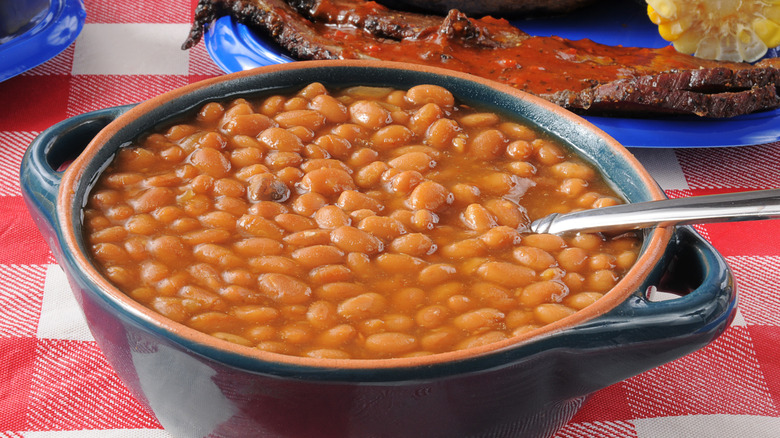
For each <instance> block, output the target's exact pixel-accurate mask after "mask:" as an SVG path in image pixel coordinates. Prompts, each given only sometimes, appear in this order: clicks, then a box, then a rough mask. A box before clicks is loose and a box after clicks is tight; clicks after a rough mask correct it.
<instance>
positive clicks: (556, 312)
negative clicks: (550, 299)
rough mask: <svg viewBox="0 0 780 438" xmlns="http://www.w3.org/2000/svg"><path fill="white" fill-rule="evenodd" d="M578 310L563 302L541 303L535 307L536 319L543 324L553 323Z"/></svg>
mask: <svg viewBox="0 0 780 438" xmlns="http://www.w3.org/2000/svg"><path fill="white" fill-rule="evenodd" d="M575 312H576V310H574V309H571V308H569V307H566V306H564V305H563V304H557V303H547V304H540V305H538V306H537V307H536V308H535V309H534V316H535V317H536V320H537V321H539V322H540V323H542V324H552V323H554V322H555V321H558V320H560V319H563V318H565V317H567V316H570V315H573V314H574V313H575Z"/></svg>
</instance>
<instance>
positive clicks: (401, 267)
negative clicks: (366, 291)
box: [376, 253, 426, 274]
mask: <svg viewBox="0 0 780 438" xmlns="http://www.w3.org/2000/svg"><path fill="white" fill-rule="evenodd" d="M376 263H377V265H378V266H379V268H380V269H382V270H383V271H384V272H387V273H391V274H409V273H415V272H419V271H420V270H422V268H424V267H425V265H426V262H425V261H423V260H422V259H420V258H417V257H413V256H410V255H408V254H387V253H385V254H381V255H379V256H377V258H376Z"/></svg>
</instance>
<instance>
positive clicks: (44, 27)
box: [0, 0, 87, 81]
mask: <svg viewBox="0 0 780 438" xmlns="http://www.w3.org/2000/svg"><path fill="white" fill-rule="evenodd" d="M14 1H16V0H14ZM86 17H87V13H86V10H85V9H84V3H83V2H82V1H81V0H51V1H50V3H49V8H48V9H46V10H44V11H42V12H41V13H40V14H38V15H37V16H36V17H35V18H34V19H33V20H32V21H33V22H31V23H30V24H32V27H29V29H27V30H26V31H24V32H23V33H20V34H18V35H14V36H12V37H10V38H7V39H8V40H7V41H4V42H3V43H2V44H0V81H4V80H6V79H8V78H11V77H14V76H16V75H18V74H20V73H23V72H25V71H27V70H29V69H31V68H33V67H36V66H38V65H40V64H43V63H44V62H46V61H48V60H49V59H51V58H53V57H55V56H57V55H58V54H59V53H60V52H62V51H63V50H65V48H66V47H68V46H69V45H70V44H71V43H72V42H73V41H74V40H75V39H76V37H77V36H78V34H79V32H81V29H82V27H84V20H85V19H86Z"/></svg>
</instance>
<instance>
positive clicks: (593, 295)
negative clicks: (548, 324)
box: [564, 292, 604, 310]
mask: <svg viewBox="0 0 780 438" xmlns="http://www.w3.org/2000/svg"><path fill="white" fill-rule="evenodd" d="M603 296H604V294H601V293H598V292H580V293H577V294H574V295H569V296H568V297H566V299H565V300H564V304H566V306H568V307H571V308H572V309H577V310H581V309H584V308H586V307H588V306H590V305H591V304H593V303H595V302H596V301H598V300H599V298H601V297H603Z"/></svg>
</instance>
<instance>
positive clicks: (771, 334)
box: [0, 0, 780, 438]
mask: <svg viewBox="0 0 780 438" xmlns="http://www.w3.org/2000/svg"><path fill="white" fill-rule="evenodd" d="M85 3H86V7H87V22H86V24H85V26H84V29H83V32H82V33H81V34H80V36H79V38H78V39H77V40H76V42H75V43H74V44H73V45H72V46H71V47H69V48H68V49H66V50H65V51H64V52H63V53H61V54H60V55H58V56H57V57H55V58H54V59H52V60H50V61H48V62H46V63H45V64H43V65H41V66H39V67H36V68H35V69H33V70H31V71H28V72H26V73H24V74H22V75H20V76H17V77H15V78H12V79H9V80H7V81H5V82H2V83H0V101H1V102H2V105H0V438H10V437H14V438H16V437H24V438H71V437H74V438H75V437H79V438H82V437H86V438H92V437H94V438H98V437H100V438H104V437H107V438H129V437H132V438H145V437H148V438H164V437H169V436H170V435H169V434H167V433H166V432H165V431H164V430H162V428H161V426H160V424H159V422H158V421H157V419H156V418H155V417H154V415H153V414H152V413H151V412H149V411H148V410H146V409H145V408H144V407H143V406H142V405H141V404H140V403H138V402H137V401H136V400H135V399H134V398H133V396H132V395H131V394H130V393H129V392H128V390H127V389H126V388H125V386H124V385H123V384H122V382H120V381H119V379H118V378H117V376H116V374H115V373H114V372H113V370H112V369H111V368H110V367H109V366H108V364H107V363H106V361H105V358H104V357H103V355H102V353H101V352H100V350H99V349H98V348H97V346H96V344H95V342H94V340H93V339H92V337H91V335H90V333H89V331H88V330H87V328H86V324H85V322H84V319H83V316H82V315H81V312H80V310H79V308H78V306H77V304H76V302H75V300H74V299H73V297H72V295H71V293H70V291H69V289H68V286H67V283H66V280H65V277H64V274H63V273H62V271H61V270H60V268H59V267H58V266H57V265H56V264H55V261H54V259H53V257H52V255H51V252H50V250H49V248H48V247H47V245H46V243H45V242H44V241H43V239H42V238H41V236H40V234H39V232H38V231H37V229H36V228H35V226H34V224H33V222H32V219H31V218H30V216H29V214H28V212H27V210H26V208H25V205H24V202H23V201H22V198H21V193H20V189H19V176H18V169H19V163H20V161H21V157H22V154H23V153H24V150H25V148H26V147H27V145H28V144H29V143H30V142H31V141H32V139H33V138H35V136H36V135H37V134H38V133H40V132H41V131H42V130H44V129H46V128H47V127H49V126H51V125H53V124H54V123H56V122H59V121H60V120H63V119H65V118H67V117H71V116H74V115H77V114H81V113H83V112H87V111H92V110H96V109H101V108H105V107H109V106H116V105H122V104H127V103H134V102H139V101H142V100H144V99H147V98H149V97H152V96H155V95H158V94H160V93H163V92H165V91H168V90H171V89H174V88H177V87H180V86H182V85H185V84H188V83H191V82H195V81H198V80H201V79H204V78H207V77H211V76H215V75H219V74H221V72H220V70H219V69H218V68H217V67H216V66H215V65H214V63H213V62H212V61H211V60H210V58H209V57H208V55H207V53H206V50H205V48H204V47H203V45H202V44H200V45H198V46H197V47H195V48H194V49H193V50H190V51H188V52H184V51H181V50H180V49H179V46H180V44H181V43H182V42H183V41H184V39H185V37H186V35H187V31H188V28H189V23H190V20H191V17H192V14H193V10H194V1H192V0H191V1H179V2H165V3H160V2H157V1H152V0H140V1H138V0H136V1H130V0H116V1H112V2H102V1H98V0H87V1H86V2H85ZM633 152H635V154H636V155H637V157H638V158H639V159H640V160H641V161H642V162H643V163H644V164H645V166H646V167H647V168H648V169H649V170H650V172H651V173H652V174H653V176H654V177H656V179H657V180H658V182H659V184H661V186H662V187H663V188H664V190H666V192H667V194H668V195H669V196H670V197H681V196H692V195H703V194H710V193H720V192H729V191H737V190H750V189H765V188H771V187H777V186H778V185H780V144H770V145H756V146H749V147H741V148H721V149H718V148H712V149H678V150H675V149H638V150H635V151H633ZM697 229H698V230H699V231H700V232H702V234H703V235H704V236H705V237H706V238H708V239H709V240H710V241H711V242H712V243H713V244H714V245H715V247H716V248H717V249H718V250H719V251H720V252H721V253H722V254H723V255H724V256H725V257H726V258H727V260H728V262H729V264H730V266H731V267H732V268H733V270H734V272H735V274H736V276H737V281H738V284H739V287H740V292H741V301H740V303H739V307H740V309H739V315H738V317H737V318H736V320H735V323H734V324H733V325H732V327H731V328H729V329H728V330H727V331H726V332H725V333H724V334H723V336H721V337H720V338H719V339H718V340H717V341H715V342H714V343H713V344H711V345H710V346H708V347H706V348H704V349H702V350H700V351H698V352H696V353H694V354H691V355H689V356H687V357H684V358H682V359H679V360H677V361H675V362H672V363H670V364H667V365H665V366H662V367H659V368H656V369H653V370H651V371H648V372H646V373H644V374H641V375H639V376H636V377H634V378H631V379H628V380H626V381H624V382H621V383H618V384H615V385H613V386H611V387H608V388H606V389H603V390H602V391H599V392H597V393H596V394H594V395H593V396H592V397H591V398H590V399H589V401H588V402H587V403H586V404H585V406H584V408H583V409H582V410H581V411H580V412H579V413H578V414H577V416H576V417H575V418H574V420H573V421H572V422H570V424H568V425H567V426H566V427H565V428H564V429H563V430H561V431H560V432H559V433H558V434H557V435H556V437H557V438H582V437H593V438H608V437H621V438H622V437H638V438H665V437H670V438H671V437H712V438H727V437H728V438H731V437H751V438H758V437H780V293H779V292H780V227H778V223H777V222H776V221H765V222H753V223H736V224H735V223H732V224H711V225H701V226H697Z"/></svg>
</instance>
